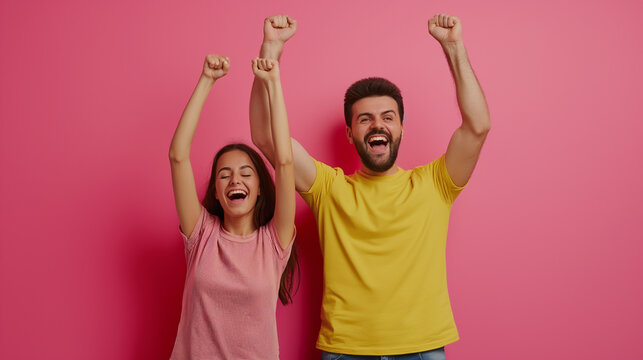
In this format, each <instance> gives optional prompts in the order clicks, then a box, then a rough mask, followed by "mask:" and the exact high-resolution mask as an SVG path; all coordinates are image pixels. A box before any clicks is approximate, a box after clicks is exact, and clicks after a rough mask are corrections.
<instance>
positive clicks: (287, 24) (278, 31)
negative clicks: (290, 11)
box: [263, 15, 297, 45]
mask: <svg viewBox="0 0 643 360" xmlns="http://www.w3.org/2000/svg"><path fill="white" fill-rule="evenodd" d="M296 32H297V21H295V19H293V18H291V17H289V16H287V15H275V16H271V17H268V18H266V19H265V20H264V22H263V42H264V43H266V42H268V43H280V45H283V44H284V43H285V42H286V41H288V39H290V38H291V37H293V35H295V33H296Z"/></svg>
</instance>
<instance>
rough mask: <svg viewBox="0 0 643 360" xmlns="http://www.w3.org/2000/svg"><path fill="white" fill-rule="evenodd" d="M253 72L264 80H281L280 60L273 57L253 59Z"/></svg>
mask: <svg viewBox="0 0 643 360" xmlns="http://www.w3.org/2000/svg"><path fill="white" fill-rule="evenodd" d="M252 72H253V73H254V74H255V76H256V77H258V78H259V79H261V80H262V81H263V82H268V81H274V80H279V62H278V61H277V60H273V59H262V58H254V59H252Z"/></svg>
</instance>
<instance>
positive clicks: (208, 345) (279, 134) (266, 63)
mask: <svg viewBox="0 0 643 360" xmlns="http://www.w3.org/2000/svg"><path fill="white" fill-rule="evenodd" d="M229 68H230V59H229V58H227V57H224V56H219V55H208V56H207V57H206V59H205V63H204V65H203V73H202V74H201V77H200V79H199V82H198V83H197V86H196V89H195V90H194V93H193V94H192V97H191V98H190V101H189V102H188V104H187V106H186V108H185V110H184V112H183V115H182V116H181V120H180V121H179V124H178V126H177V128H176V131H175V133H174V137H173V139H172V144H171V145H170V165H171V169H172V186H173V189H174V199H175V203H176V210H177V213H178V215H179V222H180V225H181V231H182V234H183V238H184V241H185V254H186V259H187V275H186V279H185V288H184V291H183V308H182V312H181V320H180V323H179V329H178V332H177V337H176V342H175V345H174V350H173V351H172V356H171V359H278V358H279V351H278V342H277V326H276V316H275V307H276V303H277V298H278V297H279V298H280V299H281V300H282V302H284V303H286V302H287V301H288V300H289V299H290V293H289V291H290V289H289V287H290V286H284V283H286V285H290V284H291V283H292V270H293V269H292V261H293V260H292V259H291V260H289V256H290V252H291V249H292V243H293V241H292V240H293V238H294V235H295V228H294V221H295V181H294V170H293V161H292V150H291V144H290V135H289V130H288V119H287V117H286V106H285V104H284V100H283V93H282V90H281V83H280V79H279V66H278V64H277V62H276V61H272V60H267V59H254V60H253V61H252V68H253V72H254V73H255V76H256V77H257V78H259V79H260V81H261V83H262V84H263V86H264V87H265V89H266V91H267V93H268V97H269V104H270V112H271V116H272V122H271V132H272V136H273V139H274V151H275V156H276V159H277V160H276V161H275V183H274V184H273V182H272V178H271V177H270V174H269V173H268V170H267V168H266V165H265V163H264V162H263V160H262V158H261V157H260V156H259V155H258V154H257V152H256V151H254V150H252V149H251V148H250V147H248V146H247V145H243V144H231V145H227V146H225V147H224V148H222V149H221V150H219V152H218V153H217V154H216V156H215V158H214V162H213V164H212V173H211V177H210V182H209V185H208V189H207V192H206V194H205V198H204V199H203V206H202V205H201V204H200V203H199V200H198V198H197V192H196V186H195V182H194V175H193V173H192V167H191V165H190V157H189V155H190V145H191V143H192V138H193V136H194V132H195V130H196V126H197V122H198V120H199V115H200V113H201V109H202V108H203V104H204V102H205V99H206V98H207V96H208V93H209V92H210V90H211V89H212V86H213V85H214V83H215V82H216V80H218V79H220V78H221V77H223V76H225V75H226V73H227V72H228V70H229ZM287 263H289V264H290V265H289V269H290V272H289V274H290V275H288V273H287V274H284V276H283V278H284V279H282V273H283V272H284V269H285V268H286V265H287ZM280 279H281V283H282V284H281V285H282V286H281V288H280Z"/></svg>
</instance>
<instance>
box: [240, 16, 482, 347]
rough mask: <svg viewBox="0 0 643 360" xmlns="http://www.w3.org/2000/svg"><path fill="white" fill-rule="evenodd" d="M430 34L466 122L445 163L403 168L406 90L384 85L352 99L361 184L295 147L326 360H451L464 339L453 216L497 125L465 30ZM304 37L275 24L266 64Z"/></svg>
mask: <svg viewBox="0 0 643 360" xmlns="http://www.w3.org/2000/svg"><path fill="white" fill-rule="evenodd" d="M428 30H429V33H430V34H431V36H433V37H434V38H435V39H436V40H437V41H438V42H439V43H440V45H441V46H442V49H443V50H444V53H445V55H446V58H447V62H448V64H449V68H450V69H451V73H452V75H453V78H454V81H455V85H456V92H457V99H458V106H459V108H460V112H461V115H462V124H461V126H460V127H459V128H458V129H456V130H455V132H454V134H453V136H452V137H451V141H450V142H449V145H448V147H447V150H446V153H445V154H444V155H443V156H441V157H440V158H438V159H436V160H434V161H433V162H431V163H429V164H427V165H425V166H420V167H417V168H415V169H413V170H403V169H401V168H400V167H398V166H397V165H396V164H395V160H396V157H397V152H398V148H399V145H400V141H401V139H402V135H403V130H404V126H403V119H404V106H403V102H402V96H401V94H400V91H399V89H398V88H397V87H396V86H395V85H394V84H392V83H391V82H389V81H388V80H385V79H381V78H368V79H362V80H360V81H357V82H356V83H354V84H353V85H351V87H350V88H349V89H348V90H347V91H346V95H345V99H344V115H345V120H346V135H347V138H348V141H349V142H351V143H352V144H354V145H355V148H356V150H357V153H358V154H359V156H360V158H361V161H362V167H361V169H360V170H359V171H357V172H356V173H355V174H353V175H350V176H347V175H344V173H343V171H342V170H341V169H339V168H331V167H329V166H328V165H326V164H323V163H321V162H318V161H316V160H314V159H313V158H312V157H310V155H309V154H308V153H307V152H306V150H305V149H304V148H303V147H302V146H301V145H300V144H299V143H298V142H297V141H294V140H293V142H292V144H293V156H294V163H295V183H296V188H297V191H299V192H300V194H301V195H302V197H303V198H304V200H305V201H306V202H307V203H308V205H309V206H310V207H311V209H312V211H313V213H314V215H315V218H316V220H317V225H318V230H319V235H320V242H321V245H322V252H323V255H324V282H325V284H324V295H323V301H322V315H321V317H322V323H321V329H320V331H319V338H318V341H317V347H318V348H319V349H321V350H322V351H323V353H322V358H323V359H336V358H338V357H341V358H342V359H351V358H352V357H351V356H350V355H362V356H364V355H371V356H375V355H377V356H383V355H387V356H392V355H398V356H395V357H392V358H395V359H405V358H408V359H411V358H412V359H417V358H423V359H443V358H444V349H443V347H444V346H445V345H447V344H449V343H452V342H454V341H456V340H458V332H457V329H456V327H455V323H454V321H453V315H452V312H451V306H450V302H449V294H448V291H447V284H446V264H445V248H446V234H447V227H448V222H449V213H450V210H451V206H452V204H453V202H454V200H455V198H456V197H457V196H458V194H459V193H460V191H461V190H462V189H463V187H464V186H465V184H466V183H467V182H468V180H469V178H470V176H471V174H472V172H473V169H474V167H475V165H476V163H477V160H478V156H479V154H480V150H481V148H482V145H483V143H484V141H485V138H486V136H487V133H488V131H489V129H490V121H489V112H488V108H487V104H486V100H485V98H484V95H483V93H482V90H481V88H480V86H479V84H478V81H477V79H476V77H475V75H474V72H473V69H472V68H471V65H470V64H469V60H468V57H467V53H466V50H465V47H464V44H463V42H462V36H461V35H462V25H461V23H460V20H459V19H458V18H456V17H454V16H450V15H444V14H439V15H435V16H434V17H433V18H431V19H429V21H428ZM295 32H296V22H295V21H294V20H293V19H291V18H289V17H287V16H275V17H271V18H268V19H266V22H265V24H264V42H263V44H262V48H261V55H260V56H261V57H270V58H275V59H278V58H279V56H280V55H281V51H282V49H283V44H284V43H285V42H286V41H287V40H288V39H289V38H290V37H292V36H293V35H294V34H295ZM267 101H268V100H267V95H266V93H265V90H263V89H262V88H261V87H260V86H258V82H257V80H255V84H254V85H253V89H252V94H251V101H250V122H251V131H252V139H253V142H254V143H255V145H257V147H258V148H259V149H260V150H261V151H262V152H263V153H264V155H265V156H266V157H267V158H268V159H269V160H270V161H271V162H272V161H273V154H271V152H270V149H272V146H271V142H272V139H271V138H270V132H269V131H267V129H269V126H270V125H269V124H270V123H269V121H270V114H269V111H268V105H267V104H268V103H267ZM360 358H361V357H360Z"/></svg>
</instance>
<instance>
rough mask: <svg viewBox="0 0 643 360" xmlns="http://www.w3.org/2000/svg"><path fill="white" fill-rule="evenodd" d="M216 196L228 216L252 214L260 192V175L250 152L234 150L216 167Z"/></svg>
mask: <svg viewBox="0 0 643 360" xmlns="http://www.w3.org/2000/svg"><path fill="white" fill-rule="evenodd" d="M216 177H217V178H216V183H215V186H216V198H217V200H219V202H220V203H221V207H222V208H223V213H224V215H225V217H227V218H235V217H242V216H252V215H253V211H254V208H255V204H256V203H257V196H258V195H260V194H259V175H258V174H257V170H256V169H255V167H254V165H253V163H252V160H250V157H249V156H248V154H246V153H245V152H243V151H241V150H232V151H228V152H227V153H225V154H223V155H221V157H219V161H218V162H217V168H216Z"/></svg>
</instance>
